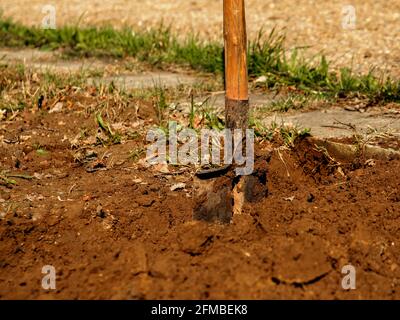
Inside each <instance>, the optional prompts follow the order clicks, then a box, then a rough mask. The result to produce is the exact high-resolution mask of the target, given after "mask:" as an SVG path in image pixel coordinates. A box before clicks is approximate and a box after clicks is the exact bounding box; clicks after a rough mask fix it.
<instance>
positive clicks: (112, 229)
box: [0, 111, 400, 299]
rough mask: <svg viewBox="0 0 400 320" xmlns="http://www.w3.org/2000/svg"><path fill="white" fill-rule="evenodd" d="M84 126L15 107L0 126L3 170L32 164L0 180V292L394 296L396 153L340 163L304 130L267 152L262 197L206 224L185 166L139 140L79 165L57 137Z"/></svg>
mask: <svg viewBox="0 0 400 320" xmlns="http://www.w3.org/2000/svg"><path fill="white" fill-rule="evenodd" d="M143 112H144V111H143ZM128 116H129V115H126V118H128ZM145 116H146V117H148V116H151V113H150V112H149V114H146V115H145ZM153 116H154V115H153ZM66 124H67V125H66ZM82 126H84V127H87V128H91V127H94V126H95V124H94V121H93V117H92V115H90V116H89V115H86V114H85V113H73V112H71V111H63V112H62V113H52V114H48V113H47V112H36V113H32V112H28V111H26V112H25V113H23V114H22V117H21V118H18V119H16V120H14V121H12V122H10V123H7V124H6V125H3V126H2V127H1V128H0V136H3V142H2V146H1V149H0V159H1V160H0V164H1V167H2V168H3V170H9V171H10V172H12V173H13V174H17V173H20V174H21V173H24V174H26V173H29V174H30V175H32V176H35V178H34V179H20V178H15V180H16V181H17V182H18V185H16V186H12V187H10V186H4V185H3V186H0V212H1V220H0V298H2V299H17V298H23V299H26V298H32V299H43V298H54V299H63V298H72V299H77V298H79V299H84V298H87V299H109V298H112V299H117V298H122V299H128V298H129V299H152V298H154V299H159V298H163V299H236V298H240V299H253V298H255V299H265V298H272V299H281V298H289V299H297V298H307V299H316V298H320V299H321V298H322V299H333V298H339V299H348V298H366V299H372V298H397V299H399V298H400V244H399V242H398V234H399V231H400V220H399V219H400V193H399V180H400V161H398V160H393V161H375V162H374V163H371V162H368V163H367V164H364V163H363V162H358V163H357V164H354V163H345V162H343V161H342V163H341V164H339V163H337V162H335V161H333V160H332V159H330V158H329V157H328V156H327V155H324V154H323V153H320V152H317V151H316V150H315V149H314V147H313V146H312V145H311V144H310V143H309V142H308V141H307V140H303V141H302V142H299V143H298V145H297V147H296V148H295V149H292V150H289V149H284V148H281V149H277V150H275V151H274V152H273V154H272V158H271V160H270V161H269V164H268V167H267V169H268V174H267V179H268V195H267V196H266V197H264V198H262V199H261V200H260V201H258V202H255V203H251V204H246V205H245V206H244V208H243V214H240V215H235V216H234V217H233V220H232V223H231V224H228V225H223V224H208V223H205V222H198V221H193V220H192V207H193V198H192V194H191V190H192V181H193V171H192V170H191V169H189V168H186V169H185V168H184V169H182V168H173V167H170V168H169V171H170V172H169V173H168V172H167V171H166V170H165V168H164V169H163V170H161V171H162V172H160V170H158V171H157V170H155V168H147V169H146V168H144V167H142V166H141V165H140V162H139V163H135V162H134V161H132V160H128V154H129V152H130V151H131V150H132V149H135V148H137V147H138V146H140V145H141V144H142V141H140V139H136V140H135V139H133V140H128V141H125V142H124V143H122V144H116V145H112V146H108V147H107V146H97V147H95V148H94V151H95V153H96V154H97V155H98V156H97V158H95V159H93V160H92V162H89V163H86V164H80V163H79V162H77V161H76V158H77V156H76V152H77V151H76V150H73V149H72V148H71V144H70V142H69V141H68V139H64V136H74V135H76V134H77V133H79V130H80V129H81V128H82ZM26 136H31V138H30V139H29V140H28V141H26ZM24 137H25V138H24ZM32 145H34V146H36V149H37V148H38V147H37V146H40V150H46V152H38V150H36V149H35V148H34V147H32ZM257 148H258V151H257V152H258V154H260V155H265V154H266V153H267V152H269V150H270V149H271V145H270V144H269V143H260V144H259V145H258V146H257ZM106 152H107V153H106ZM74 156H75V158H74ZM35 173H36V174H35ZM176 183H185V184H186V186H185V188H184V189H178V190H175V191H171V189H170V187H171V185H174V184H176ZM347 264H352V265H354V266H355V268H356V271H357V289H356V290H353V291H344V290H343V289H342V288H341V280H342V277H343V275H342V274H341V269H342V267H343V266H345V265H347ZM44 265H52V266H54V267H55V268H56V272H57V289H56V290H55V291H50V292H47V291H45V290H44V289H42V287H41V280H42V277H43V274H42V273H41V270H42V267H43V266H44Z"/></svg>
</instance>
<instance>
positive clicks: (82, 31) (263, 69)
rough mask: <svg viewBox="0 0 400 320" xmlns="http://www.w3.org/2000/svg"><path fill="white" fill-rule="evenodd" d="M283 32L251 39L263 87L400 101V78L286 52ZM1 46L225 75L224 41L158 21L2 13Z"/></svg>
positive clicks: (254, 72)
mask: <svg viewBox="0 0 400 320" xmlns="http://www.w3.org/2000/svg"><path fill="white" fill-rule="evenodd" d="M284 42H285V37H284V36H283V35H279V34H277V33H276V32H275V30H272V31H271V32H270V33H269V34H265V33H264V32H263V31H261V32H260V33H259V36H258V37H257V38H256V39H255V40H252V41H250V42H249V49H248V67H249V75H250V77H251V78H255V77H258V76H261V75H265V76H266V77H267V81H266V82H265V83H264V84H261V86H263V87H265V88H276V87H279V86H293V87H295V88H296V89H297V90H299V91H302V92H308V93H313V94H315V93H318V94H320V95H323V96H329V97H341V98H346V97H354V96H358V97H360V96H362V97H365V98H368V99H370V100H372V101H375V102H390V101H395V102H400V81H399V80H393V79H390V78H385V79H384V78H382V77H378V76H376V75H375V74H374V72H372V71H371V72H370V73H368V74H366V75H358V74H353V73H352V71H351V70H350V69H348V68H343V69H341V70H340V71H339V72H333V71H332V70H331V68H330V65H329V62H328V61H327V59H326V58H325V57H324V56H319V57H315V58H314V59H312V60H306V59H303V58H302V57H301V55H300V54H299V51H297V50H294V51H291V52H287V51H286V49H285V47H284ZM0 45H1V46H7V47H25V46H28V47H35V48H41V49H50V50H54V49H62V50H63V52H64V53H66V54H70V55H78V56H110V57H117V58H123V57H126V56H132V57H135V58H137V59H138V60H139V61H144V62H146V63H150V64H152V65H155V66H158V67H162V66H163V65H170V64H177V65H182V66H186V67H190V68H192V69H195V70H199V71H205V72H210V73H215V74H222V73H223V70H224V59H223V46H222V43H220V42H205V41H202V40H201V39H200V38H199V37H197V36H196V35H190V36H188V37H187V38H186V39H183V40H179V39H178V37H177V36H176V35H175V34H173V33H172V32H171V30H170V28H168V27H165V26H160V27H158V28H155V29H151V30H147V31H137V32H133V31H132V29H129V28H125V29H121V30H117V29H114V28H112V27H100V28H94V27H86V28H80V27H77V26H65V27H61V28H58V29H56V30H45V29H41V28H39V27H26V26H23V25H21V24H18V23H14V22H12V21H11V20H6V19H1V18H0Z"/></svg>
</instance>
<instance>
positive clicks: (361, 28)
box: [0, 0, 400, 76]
mask: <svg viewBox="0 0 400 320" xmlns="http://www.w3.org/2000/svg"><path fill="white" fill-rule="evenodd" d="M48 4H50V5H54V6H55V7H56V13H57V15H56V19H57V20H56V21H57V25H58V26H60V25H66V24H67V25H76V24H77V23H78V22H79V25H81V26H89V25H90V26H92V25H112V26H113V27H122V26H130V27H132V28H134V29H136V28H151V27H154V26H158V25H160V23H161V22H163V23H164V24H165V25H170V26H171V28H172V29H173V30H175V31H176V32H177V33H179V35H182V36H185V35H187V34H188V33H196V34H199V35H200V36H201V37H202V38H204V39H208V40H209V39H212V40H218V41H221V39H222V0H158V1H153V0H140V1H139V0H105V1H100V0H53V1H49V0H18V1H15V0H0V10H1V11H2V12H3V16H4V17H11V18H12V19H13V20H14V21H18V22H22V23H23V24H25V25H28V26H31V25H40V24H41V21H42V19H43V16H44V15H45V14H44V13H43V12H42V9H43V7H44V6H45V5H48ZM246 6H247V23H248V30H249V37H250V38H254V37H256V36H257V34H258V32H259V31H260V30H261V29H262V28H263V29H264V31H265V32H266V33H269V32H270V31H271V30H272V28H274V27H276V28H277V30H278V31H279V32H281V33H283V34H285V35H286V42H285V44H286V46H287V48H288V49H291V48H299V47H300V48H303V47H306V48H308V49H307V50H306V51H305V54H306V55H307V56H309V57H312V56H313V55H315V54H317V53H320V52H323V53H324V54H326V56H327V58H328V60H330V61H331V63H332V66H333V67H335V66H336V67H337V66H348V67H352V68H353V70H354V71H355V72H367V71H368V70H369V69H370V68H371V66H376V67H377V68H378V69H380V70H383V71H385V72H388V73H390V74H391V75H393V76H398V75H399V74H400V42H399V41H398V38H399V35H400V1H398V0H352V1H350V2H349V1H332V0H330V1H328V0H318V1H311V0H298V1H291V0H279V1H276V0H262V1H260V0H246ZM349 6H351V7H353V8H354V10H355V11H354V13H351V12H350V13H349V12H348V11H346V10H348V9H346V8H348V7H349ZM349 15H352V16H351V17H350V18H349ZM349 19H350V20H351V21H350V22H349ZM346 21H347V22H346ZM346 24H347V27H346Z"/></svg>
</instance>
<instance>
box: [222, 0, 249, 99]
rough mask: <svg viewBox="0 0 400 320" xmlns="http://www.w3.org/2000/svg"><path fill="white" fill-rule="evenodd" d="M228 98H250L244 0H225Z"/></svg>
mask: <svg viewBox="0 0 400 320" xmlns="http://www.w3.org/2000/svg"><path fill="white" fill-rule="evenodd" d="M224 40H225V86H226V98H227V99H230V100H241V101H245V100H248V99H249V92H248V75H247V34H246V15H245V5H244V0H224Z"/></svg>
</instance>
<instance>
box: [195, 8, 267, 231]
mask: <svg viewBox="0 0 400 320" xmlns="http://www.w3.org/2000/svg"><path fill="white" fill-rule="evenodd" d="M224 42H225V125H226V128H227V129H229V130H231V131H233V130H234V129H241V130H242V132H244V133H245V132H246V128H247V125H248V116H249V90H248V74H247V35H246V18H245V5H244V0H224ZM242 148H244V146H242ZM243 154H244V153H243ZM234 167H235V163H233V164H232V165H229V164H227V165H224V166H220V167H218V168H213V169H209V170H200V171H199V172H197V173H196V176H195V178H194V202H195V203H194V210H193V218H194V219H195V220H205V221H209V222H213V221H217V222H222V223H229V222H230V221H231V218H232V215H233V214H234V213H240V212H241V208H242V206H243V203H244V201H245V200H250V201H251V200H254V198H255V197H254V196H253V191H254V190H256V191H257V193H258V195H260V194H261V195H262V196H264V195H265V192H264V191H266V187H265V183H266V177H264V174H262V177H257V176H252V175H250V176H242V177H240V176H239V177H238V176H236V175H235V172H234ZM260 183H261V184H263V186H261V189H262V190H261V193H260V192H259V191H260V186H259V184H260Z"/></svg>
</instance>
